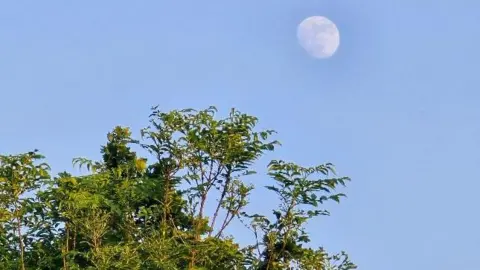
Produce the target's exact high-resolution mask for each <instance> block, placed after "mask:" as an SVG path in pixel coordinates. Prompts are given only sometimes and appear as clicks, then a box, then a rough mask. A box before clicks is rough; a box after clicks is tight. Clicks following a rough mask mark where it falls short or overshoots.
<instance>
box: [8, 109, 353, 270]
mask: <svg viewBox="0 0 480 270" xmlns="http://www.w3.org/2000/svg"><path fill="white" fill-rule="evenodd" d="M216 113H217V110H216V108H214V107H209V108H207V109H205V110H200V111H196V110H192V109H186V110H174V111H170V112H162V111H160V110H159V109H158V108H157V107H154V108H152V113H151V114H150V117H149V120H150V121H149V122H150V124H149V126H148V127H146V128H144V129H142V130H141V132H140V135H141V136H140V139H139V140H136V139H133V138H132V133H131V131H130V129H129V128H127V127H120V126H117V127H115V128H114V129H113V130H112V131H111V132H109V133H108V134H107V142H106V144H105V145H104V146H102V147H101V149H100V152H101V154H102V160H101V161H92V160H89V159H86V158H75V159H74V162H73V163H74V165H78V166H80V167H86V168H87V170H88V171H89V172H88V173H87V174H86V175H83V176H73V175H71V174H69V173H67V172H63V173H61V174H59V175H58V176H57V177H53V178H51V177H50V176H49V175H48V165H46V164H44V163H42V164H39V165H36V162H37V161H39V160H40V159H42V158H43V157H42V156H40V155H39V154H38V153H37V152H36V151H35V152H30V153H26V154H22V155H16V156H0V206H2V208H1V210H0V256H1V259H0V268H1V269H18V268H20V269H22V270H24V269H65V270H66V269H68V270H73V269H220V270H221V269H252V270H253V269H257V270H260V269H269V270H275V269H305V270H349V269H356V266H355V265H354V264H353V263H351V262H350V260H349V258H348V256H347V254H346V253H344V252H341V253H339V254H336V255H329V254H327V252H326V251H325V250H324V249H323V248H321V247H320V248H317V249H313V248H311V247H309V246H308V243H309V242H310V238H309V234H308V232H307V231H306V230H305V228H304V224H305V223H306V222H307V221H308V220H309V219H312V218H315V217H319V216H326V215H329V212H328V211H327V210H325V209H322V208H320V207H321V206H322V205H323V203H324V202H326V201H329V200H333V201H337V202H340V198H342V197H345V195H344V194H343V193H337V192H335V190H336V189H337V188H339V187H343V186H345V185H346V184H347V182H348V181H349V180H350V179H349V178H347V177H336V176H335V171H334V168H333V165H332V164H329V163H327V164H322V165H318V166H314V167H303V166H300V165H298V164H295V163H292V162H286V161H280V160H274V161H272V162H270V164H269V166H268V176H269V178H271V183H272V184H271V185H268V186H267V187H266V189H267V191H270V192H273V193H274V194H276V195H277V197H278V199H279V203H280V204H279V207H278V208H277V209H275V210H273V212H272V215H271V216H269V215H264V214H261V213H247V211H246V209H247V208H246V207H247V205H248V204H249V199H250V196H251V193H252V190H253V189H254V188H255V186H254V185H252V184H247V182H246V179H247V177H249V176H250V175H253V174H256V172H255V171H254V168H255V163H256V161H257V160H258V159H259V158H261V157H262V156H263V155H264V154H265V153H266V152H269V151H274V150H275V149H276V147H278V146H280V143H279V142H278V141H277V140H274V139H272V136H274V135H275V132H274V131H273V130H258V129H257V123H258V119H257V118H256V117H253V116H250V115H247V114H244V113H241V112H239V111H238V110H235V109H232V110H231V111H230V113H229V114H228V116H226V117H224V118H220V119H218V117H217V116H216ZM133 148H137V149H139V148H143V149H144V150H146V151H147V152H148V153H149V155H150V156H149V159H150V160H151V162H148V159H147V158H145V157H140V156H138V154H137V153H136V152H135V151H133V150H132V149H133ZM40 187H42V188H40ZM209 203H210V204H212V205H213V207H211V208H209V207H207V204H209ZM236 220H237V221H238V220H241V221H243V222H245V221H246V220H250V225H248V227H249V228H250V229H251V231H252V234H253V236H254V239H256V240H255V241H254V243H252V244H251V245H248V246H243V247H242V246H240V245H239V244H238V243H237V242H236V238H235V236H228V235H227V232H229V233H231V232H230V231H229V227H230V225H231V224H232V223H233V222H235V221H236ZM247 223H248V222H247Z"/></svg>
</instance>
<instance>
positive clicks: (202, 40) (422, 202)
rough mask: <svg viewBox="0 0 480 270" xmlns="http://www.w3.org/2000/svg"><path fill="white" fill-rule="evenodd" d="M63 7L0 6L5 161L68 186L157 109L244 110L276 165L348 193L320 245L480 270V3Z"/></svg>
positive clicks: (416, 265) (374, 262) (338, 0)
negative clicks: (329, 53) (319, 39)
mask: <svg viewBox="0 0 480 270" xmlns="http://www.w3.org/2000/svg"><path fill="white" fill-rule="evenodd" d="M68 2H69V3H67V1H3V2H2V3H1V4H0V89H1V95H0V127H1V128H0V151H1V153H18V152H23V151H29V150H31V149H33V148H38V149H40V150H41V151H42V152H43V153H44V154H45V155H46V156H47V157H48V160H49V162H50V163H51V165H52V166H53V168H54V170H55V171H59V170H64V169H67V170H72V169H71V168H72V167H71V158H73V157H76V156H86V157H91V158H98V157H99V153H98V150H99V146H100V145H101V144H103V143H104V142H105V135H106V133H107V132H108V131H109V130H110V129H111V128H113V127H114V126H115V125H117V124H120V125H128V126H131V127H132V129H133V130H138V129H139V128H141V127H144V126H146V124H147V116H148V112H149V108H150V107H151V106H152V105H156V104H158V105H160V107H161V108H163V109H164V110H170V109H178V108H186V107H195V108H205V107H207V106H209V105H216V106H217V107H218V108H219V109H220V110H221V111H223V112H227V111H228V110H229V108H230V107H236V108H238V109H240V110H241V111H244V112H247V113H250V114H253V115H256V116H258V117H259V118H260V120H261V123H260V124H261V126H262V127H266V128H273V129H276V130H277V131H278V132H279V135H278V138H279V139H280V140H281V141H282V143H283V145H284V146H283V147H282V148H281V149H280V150H279V151H278V152H277V153H276V154H274V157H275V158H279V157H281V158H284V159H287V160H293V161H297V162H299V163H302V164H306V165H313V164H317V163H323V162H333V163H335V164H336V166H337V170H338V172H339V173H340V174H342V175H348V176H350V177H351V178H352V179H353V182H352V183H351V185H350V186H349V188H348V189H347V193H348V195H349V198H348V200H346V201H344V202H343V203H342V204H340V205H339V206H332V208H331V209H332V216H331V217H328V218H322V219H320V220H318V221H316V222H314V223H312V224H310V228H311V229H312V231H313V232H312V235H313V238H314V239H315V240H314V244H316V245H324V246H325V247H326V248H327V249H329V250H332V251H338V250H340V249H345V250H347V251H348V252H349V253H350V254H351V256H352V258H353V259H354V260H355V262H357V263H358V265H359V266H360V269H366V270H367V269H368V270H386V269H389V270H400V269H401V270H403V269H412V270H413V269H422V270H423V269H435V270H451V269H459V270H476V269H478V265H479V263H480V257H479V256H478V252H479V251H480V234H479V233H478V228H479V227H480V218H479V217H478V209H477V205H478V204H479V203H480V199H479V198H478V197H476V195H477V190H478V189H479V188H480V182H479V180H480V170H479V169H478V168H479V164H480V157H479V155H480V154H479V152H480V151H479V149H480V136H479V135H480V122H479V121H478V119H479V117H480V107H479V106H477V103H478V100H479V99H480V94H479V83H480V76H479V75H478V70H479V67H478V66H479V63H480V62H479V60H480V53H479V51H478V47H479V46H480V28H479V27H478V25H480V16H478V10H479V9H480V2H478V1H473V0H457V1H453V0H444V1H433V0H422V1H415V0H404V1H381V0H363V1H356V0H335V1H334V0H329V1H326V0H322V1H321V0H318V1H313V0H301V1H298V0H297V1H293V0H288V1H287V0H276V1H273V0H265V1H253V0H243V1H119V0H117V1H106V0H104V1H75V2H76V3H73V1H68ZM312 15H323V16H326V17H328V18H330V19H331V20H332V21H334V22H335V23H336V24H337V26H338V28H339V29H340V33H341V46H340V48H339V50H338V51H337V54H336V55H335V56H334V57H332V58H330V59H328V60H315V59H312V58H311V57H309V56H308V55H306V54H305V52H304V51H303V50H302V49H301V47H300V46H299V45H298V43H297V41H296V33H295V31H296V26H297V24H298V23H299V22H300V21H301V20H303V19H304V18H306V17H308V16H312ZM137 134H138V133H137ZM260 180H262V179H260ZM262 181H265V182H259V183H261V184H264V183H266V180H265V179H263V180H262ZM261 184H259V185H261ZM261 195H262V194H261ZM272 200H273V198H270V197H267V196H262V197H261V198H260V199H259V198H257V199H253V203H254V204H255V203H257V205H258V210H259V211H269V210H268V208H267V207H266V205H268V204H269V203H270V202H272V203H273V201H272ZM239 230H240V229H239ZM242 233H243V232H242Z"/></svg>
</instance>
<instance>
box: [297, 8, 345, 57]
mask: <svg viewBox="0 0 480 270" xmlns="http://www.w3.org/2000/svg"><path fill="white" fill-rule="evenodd" d="M297 38H298V42H299V43H300V45H301V46H302V47H303V48H304V49H305V51H307V53H308V54H310V55H311V56H313V57H315V58H318V59H324V58H330V57H332V56H333V55H334V54H335V52H336V51H337V49H338V47H339V45H340V32H339V31H338V28H337V26H336V25H335V24H334V23H333V22H332V21H331V20H329V19H328V18H326V17H323V16H312V17H308V18H306V19H305V20H303V21H302V22H301V23H300V24H299V25H298V27H297Z"/></svg>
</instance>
